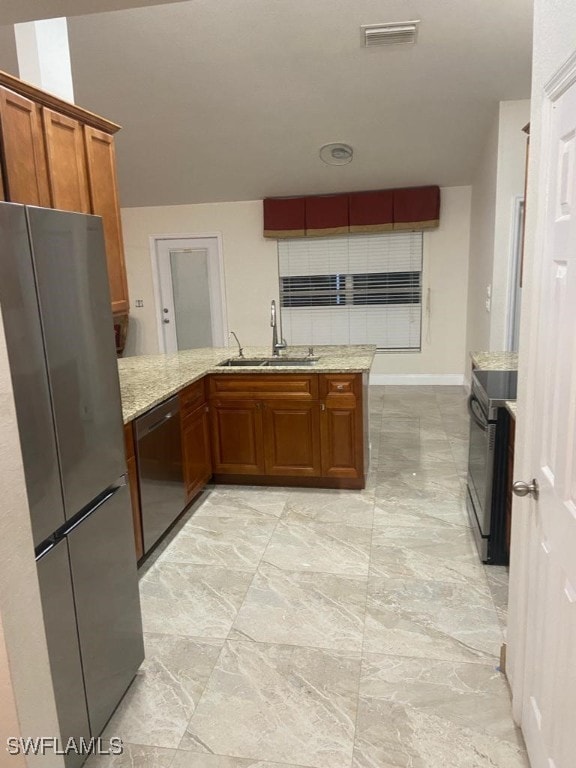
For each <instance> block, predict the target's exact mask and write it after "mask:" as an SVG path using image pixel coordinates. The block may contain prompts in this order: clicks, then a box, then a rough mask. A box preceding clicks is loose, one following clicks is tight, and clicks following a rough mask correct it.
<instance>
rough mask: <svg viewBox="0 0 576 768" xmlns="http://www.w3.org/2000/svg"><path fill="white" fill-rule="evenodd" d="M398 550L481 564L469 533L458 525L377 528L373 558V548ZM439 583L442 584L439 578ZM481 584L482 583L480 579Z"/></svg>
mask: <svg viewBox="0 0 576 768" xmlns="http://www.w3.org/2000/svg"><path fill="white" fill-rule="evenodd" d="M391 546H392V547H401V548H405V549H411V550H413V551H415V552H420V553H423V554H424V553H426V554H428V555H430V556H431V557H433V558H434V557H437V558H438V559H439V560H443V559H445V560H451V561H457V562H463V563H472V564H474V565H476V564H480V560H479V558H478V550H477V549H476V545H475V543H474V539H473V534H472V532H471V530H470V529H469V528H467V527H465V526H461V525H451V524H449V523H444V524H442V522H441V521H437V522H436V524H435V525H428V526H424V525H412V526H410V525H396V524H395V523H392V524H391V525H379V526H375V527H374V532H373V535H372V555H374V548H375V547H391ZM438 580H439V581H441V579H440V577H438ZM480 581H482V579H480Z"/></svg>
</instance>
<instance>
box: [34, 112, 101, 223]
mask: <svg viewBox="0 0 576 768" xmlns="http://www.w3.org/2000/svg"><path fill="white" fill-rule="evenodd" d="M42 113H43V120H44V136H45V140H46V158H47V162H48V183H49V185H50V194H51V197H52V206H53V207H54V208H60V209H62V210H64V211H78V212H79V213H91V210H90V194H89V191H88V176H87V171H86V152H85V149H84V133H83V130H82V125H81V124H80V123H79V122H78V120H74V119H73V118H71V117H67V116H66V115H61V114H59V113H58V112H54V111H53V110H52V109H48V108H47V107H43V108H42Z"/></svg>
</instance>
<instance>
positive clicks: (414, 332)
mask: <svg viewBox="0 0 576 768" xmlns="http://www.w3.org/2000/svg"><path fill="white" fill-rule="evenodd" d="M278 263H279V275H280V303H281V306H282V332H283V335H284V337H285V338H286V340H287V342H288V343H289V344H311V345H316V344H376V346H377V348H378V349H379V350H399V351H400V350H419V349H420V338H421V326H422V232H390V233H384V234H378V235H350V236H348V237H342V236H340V237H323V238H319V239H314V238H301V239H290V240H279V241H278Z"/></svg>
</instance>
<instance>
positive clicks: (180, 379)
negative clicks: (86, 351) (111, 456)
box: [118, 344, 376, 424]
mask: <svg viewBox="0 0 576 768" xmlns="http://www.w3.org/2000/svg"><path fill="white" fill-rule="evenodd" d="M307 354H308V347H289V348H288V349H287V350H285V351H284V352H283V353H282V357H283V358H289V357H306V356H307ZM375 354H376V347H375V346H373V345H368V344H365V345H356V346H321V347H314V357H317V358H318V361H317V363H316V364H315V365H313V366H299V365H297V364H296V365H283V366H281V367H265V368H259V367H252V366H242V367H238V368H219V367H218V364H219V363H222V362H223V361H224V360H228V358H231V357H237V356H238V351H237V349H236V348H235V347H225V348H213V347H207V348H203V349H188V350H185V351H183V352H174V353H173V354H169V355H138V356H136V357H123V358H120V359H119V360H118V373H119V375H120V393H121V396H122V416H123V419H124V424H127V423H128V422H129V421H132V420H133V419H135V418H137V417H138V416H141V415H142V414H143V413H146V411H148V410H150V408H153V407H154V406H155V405H158V404H159V403H161V402H162V401H163V400H166V398H168V397H171V396H172V395H175V394H176V393H177V392H179V391H180V390H181V389H183V387H186V386H187V385H188V384H192V382H194V381H197V380H198V379H201V378H202V377H203V376H205V375H206V374H208V373H223V374H236V375H238V374H241V373H256V372H257V373H261V374H262V375H263V376H265V375H266V374H269V373H347V372H351V373H363V372H365V371H369V370H370V368H371V366H372V361H373V359H374V355H375ZM270 356H271V353H270V347H269V346H266V347H245V348H244V357H246V358H248V359H250V358H262V357H265V358H269V357H270Z"/></svg>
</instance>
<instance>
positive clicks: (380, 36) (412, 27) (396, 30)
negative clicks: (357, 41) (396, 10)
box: [360, 19, 420, 48]
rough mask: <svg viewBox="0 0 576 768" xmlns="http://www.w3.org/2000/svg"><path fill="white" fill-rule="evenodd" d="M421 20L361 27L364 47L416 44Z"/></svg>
mask: <svg viewBox="0 0 576 768" xmlns="http://www.w3.org/2000/svg"><path fill="white" fill-rule="evenodd" d="M418 24H420V19H418V20H416V21H391V22H387V23H386V24H364V25H363V26H361V27H360V29H361V31H362V40H363V41H364V46H365V47H366V48H370V47H372V46H373V45H397V44H398V43H415V42H416V35H417V32H418Z"/></svg>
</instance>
